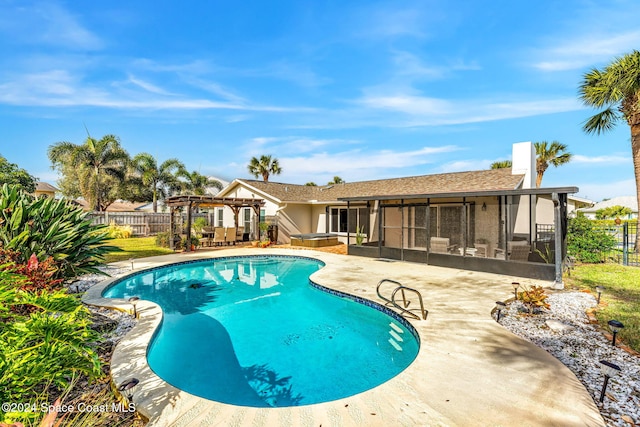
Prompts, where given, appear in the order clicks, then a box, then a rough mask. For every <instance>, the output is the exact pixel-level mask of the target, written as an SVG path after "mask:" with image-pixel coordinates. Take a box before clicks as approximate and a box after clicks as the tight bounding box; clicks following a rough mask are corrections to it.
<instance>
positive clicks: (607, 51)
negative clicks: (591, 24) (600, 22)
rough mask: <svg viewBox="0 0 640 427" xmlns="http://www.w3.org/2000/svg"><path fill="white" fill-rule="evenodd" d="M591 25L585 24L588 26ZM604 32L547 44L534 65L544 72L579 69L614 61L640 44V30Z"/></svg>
mask: <svg viewBox="0 0 640 427" xmlns="http://www.w3.org/2000/svg"><path fill="white" fill-rule="evenodd" d="M587 27H588V26H584V28H587ZM617 31H618V32H616V33H609V34H603V33H602V32H594V31H590V32H589V33H582V34H578V35H576V36H575V37H573V38H572V39H569V40H566V41H562V42H560V43H554V45H552V46H547V47H543V48H542V49H541V51H540V52H539V53H537V54H536V55H535V56H536V57H538V58H539V60H538V61H537V62H534V64H533V66H534V67H535V68H537V69H539V70H541V71H566V70H579V69H582V68H585V67H591V66H594V65H597V64H599V63H601V62H602V61H610V60H611V59H612V58H613V57H615V56H617V55H622V54H625V53H629V52H630V51H632V50H633V49H637V48H638V45H640V30H636V29H633V30H629V31H626V32H625V31H621V30H617Z"/></svg>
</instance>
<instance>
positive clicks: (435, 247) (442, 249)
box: [429, 237, 456, 254]
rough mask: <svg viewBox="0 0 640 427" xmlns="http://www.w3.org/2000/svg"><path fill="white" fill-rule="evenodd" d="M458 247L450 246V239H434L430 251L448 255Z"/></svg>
mask: <svg viewBox="0 0 640 427" xmlns="http://www.w3.org/2000/svg"><path fill="white" fill-rule="evenodd" d="M455 247H456V245H450V244H449V238H448V237H432V238H431V244H430V245H429V250H430V251H431V252H433V253H437V254H448V253H449V252H450V251H451V250H453V249H455Z"/></svg>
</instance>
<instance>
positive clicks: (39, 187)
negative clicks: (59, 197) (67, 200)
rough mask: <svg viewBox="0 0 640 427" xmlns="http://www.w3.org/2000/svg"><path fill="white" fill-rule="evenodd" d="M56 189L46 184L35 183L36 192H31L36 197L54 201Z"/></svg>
mask: <svg viewBox="0 0 640 427" xmlns="http://www.w3.org/2000/svg"><path fill="white" fill-rule="evenodd" d="M58 191H60V190H58V189H57V188H56V187H54V186H53V185H51V184H49V183H46V182H42V181H39V182H36V191H34V192H33V195H34V196H36V197H50V198H52V199H54V198H55V197H56V192H58Z"/></svg>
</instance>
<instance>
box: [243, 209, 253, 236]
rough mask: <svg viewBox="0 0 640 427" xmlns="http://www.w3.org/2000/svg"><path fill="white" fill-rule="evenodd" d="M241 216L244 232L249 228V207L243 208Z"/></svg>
mask: <svg viewBox="0 0 640 427" xmlns="http://www.w3.org/2000/svg"><path fill="white" fill-rule="evenodd" d="M242 217H243V222H244V229H245V232H247V231H248V230H251V208H244V210H243V215H242Z"/></svg>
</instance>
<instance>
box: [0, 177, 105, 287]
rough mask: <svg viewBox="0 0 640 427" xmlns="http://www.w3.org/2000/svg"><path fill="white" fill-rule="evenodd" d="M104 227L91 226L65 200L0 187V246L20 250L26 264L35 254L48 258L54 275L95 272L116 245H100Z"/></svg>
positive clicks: (67, 276) (42, 258)
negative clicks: (38, 196) (36, 196)
mask: <svg viewBox="0 0 640 427" xmlns="http://www.w3.org/2000/svg"><path fill="white" fill-rule="evenodd" d="M107 239H108V238H107V234H106V227H105V226H95V225H91V219H89V218H87V214H86V213H84V212H83V211H82V209H80V208H79V207H77V206H74V205H71V204H69V203H67V202H66V201H65V200H62V199H59V200H56V199H51V198H39V199H34V198H33V197H31V196H29V195H27V194H25V193H24V192H22V191H18V190H17V189H16V188H10V187H9V186H7V185H6V184H5V185H3V186H2V188H0V245H1V246H3V247H4V248H5V249H11V250H15V251H17V252H19V253H20V256H21V258H20V261H21V263H23V264H26V263H27V262H28V261H29V258H30V257H31V255H33V254H35V256H36V257H37V258H38V260H39V261H41V262H42V261H44V260H46V259H47V258H48V257H52V258H53V260H54V261H55V263H56V267H57V271H56V274H55V276H54V277H55V278H73V277H76V276H79V275H81V274H84V273H99V274H102V272H101V271H100V270H98V269H97V268H96V267H97V266H98V265H100V262H101V260H102V259H103V256H104V254H106V253H108V252H111V251H115V250H117V248H115V247H112V246H107V245H104V243H105V241H106V240H107Z"/></svg>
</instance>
